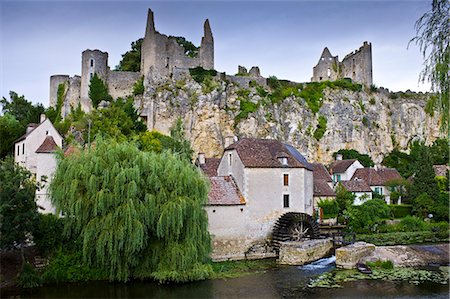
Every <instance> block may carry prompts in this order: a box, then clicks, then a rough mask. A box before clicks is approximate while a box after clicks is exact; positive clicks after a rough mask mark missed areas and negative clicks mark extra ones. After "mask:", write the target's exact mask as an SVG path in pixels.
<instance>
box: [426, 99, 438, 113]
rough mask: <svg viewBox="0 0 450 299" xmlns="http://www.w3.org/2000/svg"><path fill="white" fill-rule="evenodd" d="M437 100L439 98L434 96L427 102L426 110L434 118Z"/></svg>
mask: <svg viewBox="0 0 450 299" xmlns="http://www.w3.org/2000/svg"><path fill="white" fill-rule="evenodd" d="M436 100H437V96H436V95H432V96H430V98H429V99H428V100H427V103H426V104H425V109H424V110H425V112H426V113H427V114H428V115H430V116H431V117H433V116H434V109H435V108H436Z"/></svg>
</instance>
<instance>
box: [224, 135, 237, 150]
mask: <svg viewBox="0 0 450 299" xmlns="http://www.w3.org/2000/svg"><path fill="white" fill-rule="evenodd" d="M235 141H237V137H236V136H227V137H225V144H224V147H225V148H227V147H229V146H230V145H232V144H233V143H234V142H235Z"/></svg>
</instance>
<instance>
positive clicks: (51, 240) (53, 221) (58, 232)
mask: <svg viewBox="0 0 450 299" xmlns="http://www.w3.org/2000/svg"><path fill="white" fill-rule="evenodd" d="M63 229H64V223H63V219H62V218H59V217H58V216H55V215H53V214H39V219H38V224H37V225H36V226H35V229H34V230H33V241H34V243H35V244H36V247H37V248H38V250H39V251H40V252H41V253H42V254H45V255H48V254H49V253H51V252H53V251H54V250H55V249H57V248H58V247H59V246H60V245H61V244H62V235H63Z"/></svg>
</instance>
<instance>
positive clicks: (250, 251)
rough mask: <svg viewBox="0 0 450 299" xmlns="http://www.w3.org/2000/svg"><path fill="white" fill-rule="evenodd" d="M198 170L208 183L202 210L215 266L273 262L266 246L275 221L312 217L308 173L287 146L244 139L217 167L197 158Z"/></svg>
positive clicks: (302, 160)
mask: <svg viewBox="0 0 450 299" xmlns="http://www.w3.org/2000/svg"><path fill="white" fill-rule="evenodd" d="M197 164H198V165H199V166H200V168H201V169H202V171H203V172H204V173H205V174H206V175H207V176H208V177H209V180H210V182H211V190H210V192H209V195H208V200H209V202H208V204H207V205H206V206H205V210H206V212H207V214H208V222H209V223H208V225H209V232H210V234H211V236H212V242H213V253H212V255H211V256H212V258H213V259H214V260H227V259H243V258H261V257H268V256H274V255H275V252H273V251H271V248H270V247H269V246H267V245H268V242H269V241H270V237H271V233H272V230H273V227H274V224H275V222H276V220H278V219H279V218H280V216H281V215H283V214H285V213H286V212H302V213H307V214H309V215H312V213H313V173H312V167H311V165H310V164H309V163H308V162H307V161H306V159H305V158H304V157H303V156H302V155H301V154H300V153H299V152H298V151H297V150H295V149H294V148H293V147H292V146H290V145H287V144H283V143H281V142H279V141H277V140H268V139H252V138H243V139H241V140H239V141H237V142H235V143H233V144H231V145H230V146H228V147H226V148H225V150H224V153H223V155H222V158H221V159H220V160H219V161H217V160H215V159H205V158H204V155H202V154H200V155H199V157H198V159H197Z"/></svg>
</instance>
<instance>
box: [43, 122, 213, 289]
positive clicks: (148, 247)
mask: <svg viewBox="0 0 450 299" xmlns="http://www.w3.org/2000/svg"><path fill="white" fill-rule="evenodd" d="M176 129H177V128H175V129H174V134H173V135H172V138H174V139H175V140H179V139H180V137H182V136H181V135H182V134H180V133H179V132H176V131H177V130H176ZM175 133H176V134H177V135H176V134H175ZM50 189H51V192H52V199H53V204H54V205H55V207H56V208H57V210H58V211H62V212H63V213H64V215H66V222H65V231H66V233H67V234H68V235H70V236H73V237H74V238H75V239H79V240H80V241H81V242H82V244H83V249H82V254H83V260H84V262H85V263H86V264H87V265H89V266H95V267H98V268H99V269H103V270H104V271H106V272H107V273H108V276H109V278H110V279H111V280H120V281H127V280H128V279H130V278H131V277H133V276H134V277H139V278H154V279H157V280H158V281H160V282H165V281H176V282H181V281H186V280H194V279H203V278H205V277H206V276H207V275H209V273H210V271H211V268H210V266H209V265H205V264H204V263H205V262H206V261H207V259H208V255H209V252H210V237H209V233H208V229H207V225H208V221H207V215H206V212H205V211H204V210H203V204H205V202H206V200H207V192H208V187H207V182H206V181H205V179H204V178H203V176H202V175H201V174H200V173H199V172H198V170H197V169H196V168H195V167H194V166H193V165H192V164H191V163H190V162H187V161H185V160H180V159H178V158H177V157H174V156H172V155H171V154H168V153H162V154H156V153H152V152H141V151H139V150H138V149H137V148H136V146H135V145H133V144H130V143H127V142H123V143H117V142H115V141H113V140H102V139H97V140H96V146H95V147H92V148H91V150H90V151H83V152H81V153H80V154H79V155H72V156H69V157H66V158H62V157H61V159H60V160H59V162H58V168H57V170H56V173H55V176H54V179H53V181H52V183H51V184H50Z"/></svg>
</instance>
